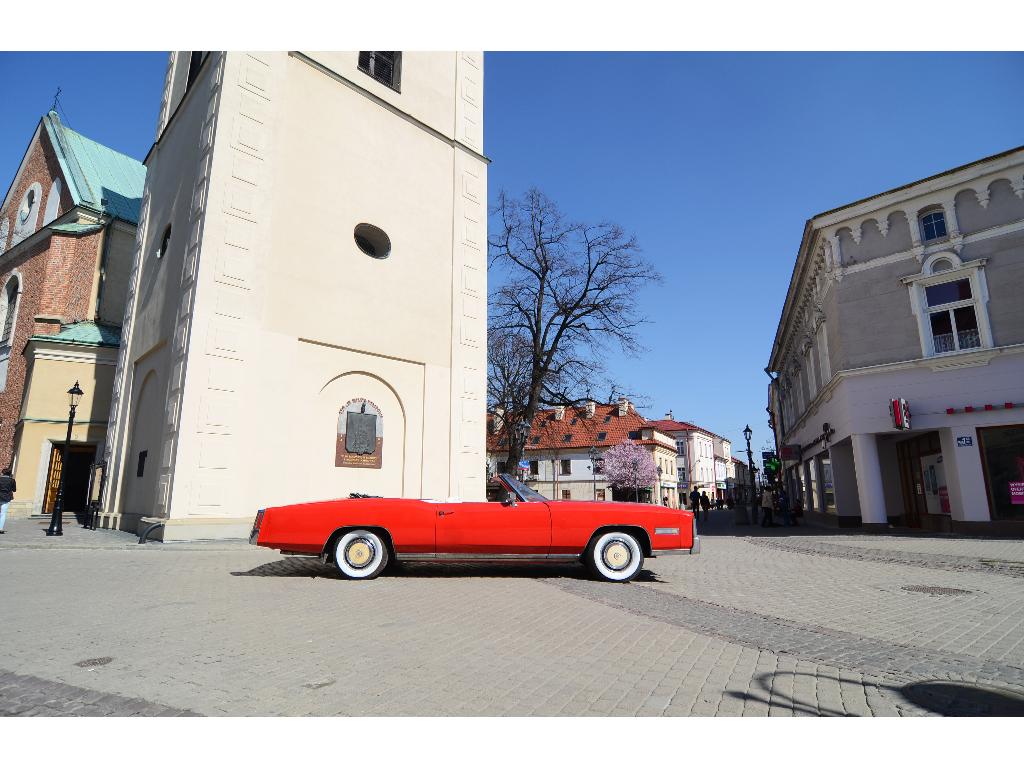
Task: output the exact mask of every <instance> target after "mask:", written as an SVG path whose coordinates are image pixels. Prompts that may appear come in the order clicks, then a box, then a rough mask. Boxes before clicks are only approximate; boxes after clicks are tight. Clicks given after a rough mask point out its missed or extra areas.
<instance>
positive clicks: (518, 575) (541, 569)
mask: <svg viewBox="0 0 1024 768" xmlns="http://www.w3.org/2000/svg"><path fill="white" fill-rule="evenodd" d="M231 575H232V576H276V577H279V578H294V577H299V578H307V579H316V578H320V579H337V580H338V581H344V579H342V578H341V576H340V575H339V574H338V572H337V570H336V569H335V568H334V566H333V565H327V564H325V563H323V562H321V561H320V559H319V558H315V557H286V558H284V559H283V560H275V561H274V562H272V563H264V564H263V565H258V566H256V567H255V568H251V569H250V570H248V571H232V572H231ZM381 577H382V578H388V577H393V578H503V579H553V578H566V579H583V580H588V579H590V578H591V577H590V574H589V573H588V572H587V569H586V568H584V567H583V565H582V564H580V563H557V564H551V565H547V564H529V565H526V564H524V565H517V564H515V563H510V564H508V565H506V564H503V563H497V564H496V563H479V564H477V563H395V562H392V563H391V564H390V565H388V567H387V569H386V570H385V571H384V573H383V574H382V575H381ZM633 581H636V582H645V583H664V582H662V580H661V579H659V578H658V576H657V574H655V573H653V572H652V571H649V570H646V569H644V570H642V571H640V573H639V574H638V575H637V576H636V578H634V579H633Z"/></svg>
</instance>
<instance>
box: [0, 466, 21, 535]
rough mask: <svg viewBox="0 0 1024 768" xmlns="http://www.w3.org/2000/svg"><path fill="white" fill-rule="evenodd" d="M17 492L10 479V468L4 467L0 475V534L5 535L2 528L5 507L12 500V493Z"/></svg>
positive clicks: (4, 520) (5, 522)
mask: <svg viewBox="0 0 1024 768" xmlns="http://www.w3.org/2000/svg"><path fill="white" fill-rule="evenodd" d="M16 490H18V484H17V483H16V482H14V478H13V477H11V468H10V467H6V468H5V469H4V471H3V473H0V533H7V531H5V530H4V526H6V525H7V507H8V506H10V503H11V502H12V501H13V500H14V492H15V491H16Z"/></svg>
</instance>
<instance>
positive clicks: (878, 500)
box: [850, 434, 889, 526]
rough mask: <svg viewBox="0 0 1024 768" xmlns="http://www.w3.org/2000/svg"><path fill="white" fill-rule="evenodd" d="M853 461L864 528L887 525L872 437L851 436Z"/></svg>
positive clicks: (880, 471)
mask: <svg viewBox="0 0 1024 768" xmlns="http://www.w3.org/2000/svg"><path fill="white" fill-rule="evenodd" d="M850 437H851V440H852V442H853V460H854V463H855V464H856V467H857V494H858V495H859V496H860V519H861V524H862V525H864V526H884V525H888V524H889V520H888V517H887V516H886V511H885V486H884V485H883V483H882V468H881V465H880V464H879V463H878V443H877V442H876V440H875V436H874V435H863V434H861V435H851V436H850Z"/></svg>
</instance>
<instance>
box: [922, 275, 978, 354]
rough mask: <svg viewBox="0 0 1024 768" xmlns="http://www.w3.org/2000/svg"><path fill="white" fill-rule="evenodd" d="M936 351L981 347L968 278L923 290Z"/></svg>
mask: <svg viewBox="0 0 1024 768" xmlns="http://www.w3.org/2000/svg"><path fill="white" fill-rule="evenodd" d="M924 295H925V300H926V302H927V304H928V324H929V327H930V328H931V335H932V348H933V349H934V351H935V354H937V355H938V354H941V353H943V352H959V351H960V350H962V349H975V348H976V347H980V346H981V336H980V334H979V333H978V315H977V313H976V312H975V311H974V296H973V293H972V291H971V281H970V280H968V279H966V278H964V279H962V280H952V281H950V282H948V283H939V284H938V285H930V286H928V287H927V288H925V289H924Z"/></svg>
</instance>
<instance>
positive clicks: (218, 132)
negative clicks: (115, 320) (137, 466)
mask: <svg viewBox="0 0 1024 768" xmlns="http://www.w3.org/2000/svg"><path fill="white" fill-rule="evenodd" d="M317 59H318V61H319V62H320V64H321V65H322V66H320V65H317V64H316V63H311V62H310V61H308V60H307V59H305V58H303V57H302V56H289V55H287V54H284V53H273V54H246V53H231V54H228V55H227V56H226V57H224V56H221V55H219V54H214V58H213V60H212V61H211V62H209V63H208V67H207V70H206V71H205V72H204V74H203V75H202V76H201V78H200V80H199V81H197V83H196V84H195V86H194V89H195V90H194V91H190V92H189V94H188V95H186V97H185V101H184V102H183V103H182V105H181V107H180V108H179V114H178V116H177V117H175V119H174V121H172V123H171V124H170V126H169V127H168V129H167V132H166V134H165V137H166V138H165V139H164V140H161V143H160V145H159V146H158V147H157V148H156V150H154V153H153V155H152V156H151V160H150V164H149V174H148V177H147V193H148V194H149V195H151V209H152V210H151V212H150V221H151V223H150V224H149V226H148V232H147V233H146V236H145V242H144V244H143V247H142V249H141V253H142V254H143V260H142V265H141V270H140V280H139V288H138V292H137V295H136V296H135V298H134V300H135V301H136V302H137V307H136V309H135V312H134V320H133V322H131V323H129V325H130V326H131V334H132V339H131V350H130V356H129V359H128V360H127V361H126V363H125V365H124V371H125V373H124V374H123V377H124V384H123V386H122V388H121V391H122V392H125V393H129V397H127V398H125V397H124V396H123V395H122V399H124V400H132V401H135V400H137V399H138V398H139V397H141V396H142V395H141V390H140V388H139V386H138V379H139V377H140V376H149V375H151V376H152V377H154V378H151V379H150V381H151V382H155V387H154V389H153V390H151V391H153V392H156V393H157V395H158V400H159V401H160V403H161V404H163V407H162V408H160V409H159V412H160V414H161V415H160V418H158V419H154V420H152V423H143V419H141V418H140V417H139V415H138V414H140V413H141V412H142V411H141V410H140V409H139V407H138V406H137V405H134V404H133V405H131V406H130V408H129V409H127V410H122V411H121V412H122V414H123V416H122V419H123V420H124V421H125V422H126V424H125V425H123V426H122V425H121V424H119V426H118V434H117V437H116V440H115V441H113V444H114V445H115V446H116V450H117V452H118V453H119V455H120V456H121V459H120V461H119V464H120V469H119V472H120V477H121V478H122V480H121V485H122V487H121V490H120V492H119V493H118V496H117V501H115V502H114V503H115V504H119V505H121V507H122V509H123V511H124V512H125V513H126V514H130V515H137V516H140V517H141V516H154V515H156V516H166V517H169V518H170V519H171V521H172V523H173V525H174V526H182V525H191V526H193V527H195V528H196V529H197V530H198V529H199V527H202V526H204V525H206V524H207V522H208V521H210V520H220V521H224V520H235V521H238V524H237V525H235V527H234V528H231V527H230V526H227V527H223V528H222V529H221V530H222V532H223V535H238V533H239V531H241V529H242V527H243V524H244V525H248V523H249V522H251V520H252V518H253V516H254V514H255V510H256V509H257V508H258V507H260V506H265V505H268V504H282V503H289V502H295V501H302V500H309V499H318V498H333V497H338V496H344V495H347V494H348V493H349V492H352V491H360V492H364V493H374V494H380V495H385V496H430V497H435V498H437V497H440V498H447V497H454V496H457V497H461V498H467V499H483V498H484V466H485V460H484V446H483V440H484V426H483V425H484V388H485V380H484V374H485V367H486V361H485V352H484V349H485V334H486V277H485V275H486V261H485V247H486V210H485V206H486V163H485V161H484V160H483V158H482V157H481V156H480V155H479V151H480V149H482V146H481V142H482V121H481V111H480V108H479V103H480V102H479V94H478V90H477V89H478V87H479V86H481V85H482V56H481V55H480V54H478V53H469V54H465V53H459V54H456V53H431V54H415V53H410V54H406V55H405V60H404V61H403V69H402V93H401V94H397V93H395V92H393V91H391V90H390V89H388V88H386V87H384V86H381V85H379V84H378V83H376V82H375V81H373V80H372V79H370V78H369V77H367V76H365V75H363V74H362V73H360V72H358V71H357V70H356V56H355V53H354V52H351V53H349V54H344V55H343V54H330V55H327V54H325V55H319V56H318V57H317ZM170 80H173V78H170ZM361 89H365V90H366V91H367V92H369V93H372V94H373V96H375V97H376V98H370V97H369V96H368V95H367V93H364V92H362V90H361ZM384 91H386V93H384ZM467 94H468V95H469V96H470V98H469V99H467V98H466V95H467ZM474 99H475V100H476V101H475V103H472V102H473V100H474ZM381 100H386V101H387V102H388V104H382V103H381ZM388 105H390V107H393V109H392V108H389V106H388ZM396 110H397V112H396ZM179 121H181V122H180V123H179ZM421 123H422V124H421ZM425 126H426V127H425ZM197 137H198V138H197ZM164 221H173V222H174V224H173V232H174V233H175V235H176V234H177V233H178V232H181V233H183V235H184V237H183V238H182V239H181V240H178V241H177V243H176V244H175V246H173V247H172V249H171V253H170V254H168V256H167V257H166V260H167V261H166V264H158V263H156V260H155V259H153V258H152V257H151V256H150V255H149V254H150V253H151V252H152V250H153V247H154V244H155V239H156V238H159V236H160V233H162V231H163V226H164ZM179 222H180V224H179ZM363 222H365V223H370V224H374V225H376V226H378V227H381V228H382V229H384V230H385V231H386V232H387V233H388V235H389V237H390V239H391V243H392V251H391V255H390V257H389V258H387V259H383V260H377V259H372V258H369V257H368V256H366V255H365V254H363V253H362V252H361V251H360V250H359V249H358V248H357V246H356V245H355V242H354V239H353V235H352V232H353V228H354V227H355V225H356V224H359V223H363ZM161 261H163V260H161ZM182 275H185V276H186V279H185V281H184V283H182V282H181V276H182ZM147 355H148V356H149V358H147V357H146V356H147ZM143 368H145V369H146V370H143ZM130 379H135V385H134V386H132V384H131V381H130ZM354 397H366V398H368V399H370V400H372V401H373V402H374V403H375V404H376V405H377V406H378V407H379V408H380V409H381V411H382V414H383V423H384V466H383V467H382V468H381V469H380V470H370V469H351V468H336V467H335V466H334V443H335V437H336V424H337V417H338V410H339V409H340V408H341V407H342V406H344V405H345V403H346V402H347V401H348V400H350V399H352V398H354ZM147 410H148V409H147ZM143 444H145V445H147V446H153V445H157V446H159V450H158V451H156V452H157V453H158V454H159V456H160V461H159V467H157V466H155V465H154V470H157V469H158V470H159V472H158V475H155V476H153V477H152V478H143V480H144V481H145V482H144V483H143V482H139V481H138V479H137V478H133V477H132V476H131V475H132V472H131V471H130V470H131V468H132V466H133V462H134V455H135V454H136V453H137V451H138V450H139V449H140V447H141V446H142V445H143ZM148 450H150V454H149V455H150V460H152V458H153V456H154V451H153V449H152V448H148ZM126 470H129V471H126ZM148 472H149V469H148V468H147V473H148ZM149 483H153V486H152V487H150V485H149ZM168 527H169V528H170V527H172V525H171V524H169V526H168Z"/></svg>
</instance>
